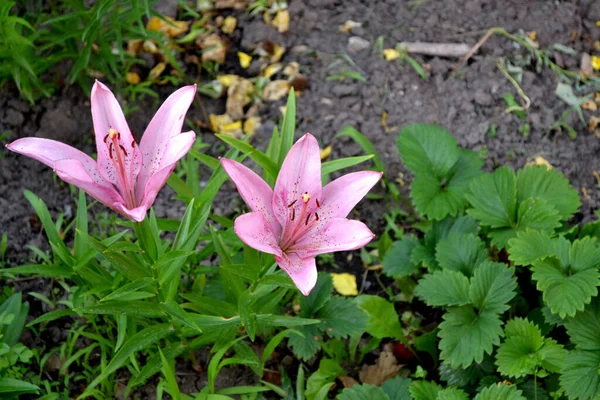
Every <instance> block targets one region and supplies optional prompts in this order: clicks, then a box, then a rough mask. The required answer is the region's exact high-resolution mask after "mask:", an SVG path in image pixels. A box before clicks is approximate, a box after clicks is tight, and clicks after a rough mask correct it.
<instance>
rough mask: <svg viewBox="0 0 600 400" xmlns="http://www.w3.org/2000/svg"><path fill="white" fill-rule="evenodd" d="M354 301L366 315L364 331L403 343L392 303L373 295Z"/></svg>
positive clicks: (400, 328) (400, 327)
mask: <svg viewBox="0 0 600 400" xmlns="http://www.w3.org/2000/svg"><path fill="white" fill-rule="evenodd" d="M354 301H355V302H356V304H358V306H359V307H360V308H361V309H362V310H364V311H365V312H366V313H367V315H368V320H367V327H366V331H367V332H368V333H369V334H370V335H371V336H373V337H376V338H378V339H383V338H394V339H397V340H400V341H405V339H404V332H403V330H402V326H401V325H400V319H399V318H398V313H397V312H396V310H395V309H394V305H393V304H392V303H390V302H388V301H387V300H385V299H384V298H383V297H379V296H373V295H361V296H358V297H356V299H355V300H354Z"/></svg>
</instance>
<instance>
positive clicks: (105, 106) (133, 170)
mask: <svg viewBox="0 0 600 400" xmlns="http://www.w3.org/2000/svg"><path fill="white" fill-rule="evenodd" d="M91 104H92V120H93V122H94V134H95V137H96V149H97V152H98V170H99V171H100V174H101V175H102V177H103V178H104V179H105V180H107V181H109V182H111V183H113V184H115V185H117V186H118V187H121V186H123V184H122V182H121V178H120V174H119V171H118V170H117V168H115V163H114V160H113V159H111V156H110V155H109V151H110V147H111V146H110V144H111V143H110V141H109V140H108V138H107V135H108V130H109V129H115V130H117V132H119V134H120V140H119V141H118V143H119V144H120V146H123V149H124V150H125V152H126V157H125V158H126V163H125V164H126V166H127V174H126V177H125V178H126V179H128V180H129V182H128V184H129V187H133V186H134V180H135V177H136V176H137V173H138V172H139V169H140V167H141V153H140V151H139V149H138V146H136V145H135V144H133V136H132V135H131V131H130V130H129V126H128V125H127V121H126V120H125V116H124V115H123V110H121V106H120V105H119V102H118V101H117V99H116V98H115V96H114V95H113V93H112V92H111V91H110V89H109V88H108V87H107V86H106V85H104V84H103V83H100V82H99V81H96V83H94V86H93V87H92V95H91ZM105 139H106V141H105ZM132 144H133V146H132ZM114 147H115V146H114V144H113V148H114ZM121 189H122V188H121ZM121 191H123V190H121Z"/></svg>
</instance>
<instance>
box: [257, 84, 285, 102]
mask: <svg viewBox="0 0 600 400" xmlns="http://www.w3.org/2000/svg"><path fill="white" fill-rule="evenodd" d="M289 90H290V83H289V82H288V81H284V80H282V79H278V80H275V81H272V82H269V83H267V85H266V86H265V88H264V90H263V92H262V99H263V100H265V101H277V100H280V99H282V98H284V97H285V96H286V95H287V94H288V92H289Z"/></svg>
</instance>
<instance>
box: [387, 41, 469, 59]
mask: <svg viewBox="0 0 600 400" xmlns="http://www.w3.org/2000/svg"><path fill="white" fill-rule="evenodd" d="M398 47H399V48H401V49H402V50H405V51H407V52H408V53H415V54H425V55H428V56H434V57H464V56H465V55H466V54H467V53H468V52H469V50H470V49H471V47H470V46H469V45H468V44H465V43H426V42H401V43H398Z"/></svg>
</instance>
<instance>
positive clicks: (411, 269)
mask: <svg viewBox="0 0 600 400" xmlns="http://www.w3.org/2000/svg"><path fill="white" fill-rule="evenodd" d="M418 243H419V240H418V239H417V238H415V237H413V236H405V237H403V238H402V240H399V241H397V242H394V244H393V245H392V248H391V249H390V250H389V251H388V252H387V254H386V255H385V258H384V259H383V262H382V263H381V267H382V270H383V273H384V274H386V275H387V276H389V277H392V278H394V279H399V278H403V277H405V276H409V275H412V274H414V273H415V272H417V271H418V269H419V265H418V264H417V263H415V262H413V261H412V260H411V253H412V251H413V249H414V248H415V247H416V246H417V245H418Z"/></svg>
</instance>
